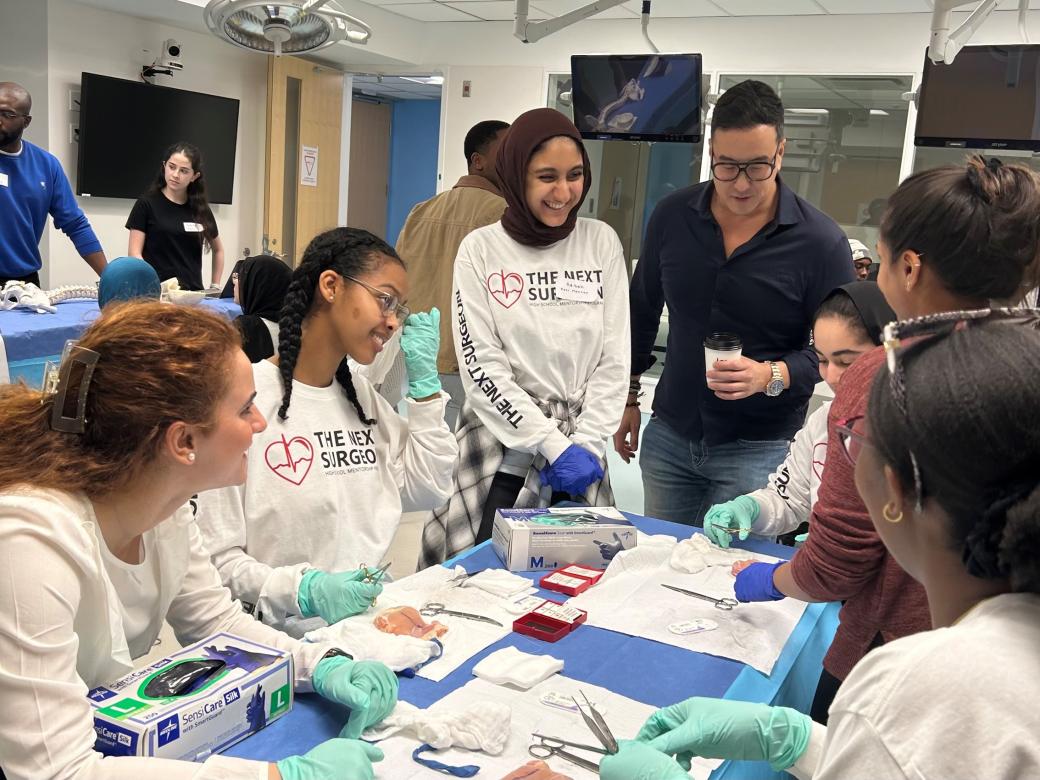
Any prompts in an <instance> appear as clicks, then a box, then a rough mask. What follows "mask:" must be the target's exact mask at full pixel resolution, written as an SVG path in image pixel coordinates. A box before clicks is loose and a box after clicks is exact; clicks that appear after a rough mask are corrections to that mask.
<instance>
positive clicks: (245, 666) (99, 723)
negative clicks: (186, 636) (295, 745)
mask: <svg viewBox="0 0 1040 780" xmlns="http://www.w3.org/2000/svg"><path fill="white" fill-rule="evenodd" d="M212 660H222V661H224V662H225V664H226V665H225V666H224V667H223V668H222V669H220V670H218V671H216V672H214V673H213V674H212V675H210V676H208V677H204V678H202V679H201V680H198V681H197V682H196V683H195V684H194V686H193V688H194V691H193V692H191V693H186V694H184V695H181V696H169V697H163V698H159V697H157V696H155V695H154V694H155V693H156V691H155V686H156V685H157V684H159V683H161V682H162V681H163V680H166V679H169V678H171V677H174V678H176V677H178V675H177V674H175V673H174V671H173V670H174V669H175V667H178V671H181V672H182V673H183V669H185V668H186V667H184V666H183V664H184V662H187V661H212ZM158 675H162V676H161V677H158V680H157V679H156V678H157V676H158ZM150 684H151V685H152V688H151V690H150V691H148V693H151V694H153V695H148V693H146V690H148V689H149V685H150ZM87 698H88V699H89V700H90V704H91V706H92V707H93V708H94V731H95V732H96V733H97V740H96V742H95V744H94V749H95V750H97V751H98V752H100V753H104V754H105V755H108V756H158V757H161V758H171V759H181V760H187V761H202V760H205V758H206V757H207V756H209V755H210V753H215V752H219V751H221V750H224V749H225V748H227V747H228V746H230V745H233V744H234V743H235V742H238V741H239V740H241V739H244V738H245V737H248V736H249V735H250V734H252V733H253V732H255V731H259V730H260V729H262V728H263V727H264V726H266V725H267V724H268V723H270V722H271V721H274V720H277V719H278V718H280V717H282V716H283V715H285V714H286V713H287V712H289V710H290V709H291V708H292V703H293V661H292V656H291V655H289V653H288V652H287V651H284V650H278V649H276V648H273V647H268V646H266V645H261V644H258V643H256V642H251V641H249V640H248V639H242V638H240V637H236V636H233V635H231V634H223V633H221V634H214V635H213V636H211V637H208V638H207V639H204V640H202V641H201V642H197V643H196V644H194V645H192V646H190V647H186V648H184V649H183V650H180V651H178V652H176V653H174V654H173V655H170V656H168V657H167V658H163V659H162V660H160V661H157V662H156V663H154V664H151V665H150V666H147V667H145V668H143V669H137V670H135V671H133V672H131V673H130V674H128V675H126V676H124V677H121V678H120V679H119V680H116V681H115V682H113V683H111V684H110V685H103V686H99V687H97V688H94V689H93V690H91V691H90V692H89V693H88V694H87Z"/></svg>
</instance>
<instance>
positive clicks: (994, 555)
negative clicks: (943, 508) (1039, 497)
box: [961, 480, 1037, 579]
mask: <svg viewBox="0 0 1040 780" xmlns="http://www.w3.org/2000/svg"><path fill="white" fill-rule="evenodd" d="M1036 488H1037V484H1036V481H1035V480H1033V481H1031V482H1029V483H1023V484H1020V485H1017V486H1014V487H1012V488H1011V489H1010V490H1008V491H1007V492H1005V493H1004V494H1003V495H1001V496H1000V497H999V498H997V499H996V500H994V501H993V502H992V503H991V504H990V505H989V507H988V508H987V509H986V511H985V512H983V514H982V517H981V518H979V521H978V522H977V523H976V524H975V527H974V528H973V529H972V530H971V532H970V533H969V534H968V536H967V538H966V539H965V540H964V550H963V551H962V553H961V560H963V561H964V565H965V566H967V568H968V573H969V574H971V575H972V576H975V577H981V578H983V579H996V578H998V577H1006V576H1008V571H1009V567H1008V564H1007V561H1006V560H1004V557H1003V556H1002V555H1001V544H1002V542H1003V540H1004V535H1005V530H1006V529H1007V526H1008V512H1009V511H1010V510H1011V509H1012V508H1014V507H1015V506H1017V505H1018V504H1019V503H1020V502H1022V501H1023V500H1024V499H1026V498H1027V497H1028V496H1029V495H1030V494H1031V493H1033V491H1034V490H1035V489H1036Z"/></svg>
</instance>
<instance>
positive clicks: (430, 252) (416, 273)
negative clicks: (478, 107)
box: [397, 176, 506, 374]
mask: <svg viewBox="0 0 1040 780" xmlns="http://www.w3.org/2000/svg"><path fill="white" fill-rule="evenodd" d="M505 210H506V201H505V199H504V198H503V197H502V196H501V195H500V194H499V192H498V190H497V189H496V188H495V185H494V184H492V183H491V182H490V181H488V180H487V179H485V178H484V177H483V176H463V177H462V178H461V179H459V181H458V183H457V184H456V185H455V186H454V187H453V188H452V189H450V190H448V191H447V192H442V193H440V194H439V195H434V196H433V197H432V198H430V199H429V200H427V201H423V202H422V203H420V204H418V205H417V206H415V208H413V209H412V211H411V213H410V214H409V215H408V219H407V220H406V221H405V223H404V228H403V229H402V230H401V235H400V236H399V237H398V239H397V254H399V255H400V256H401V257H402V258H403V259H404V262H405V264H406V265H407V267H408V281H409V287H410V288H411V294H410V295H409V297H408V306H409V308H411V310H412V311H428V310H429V309H430V308H432V307H434V306H436V307H437V308H438V309H440V310H441V347H440V352H439V353H438V355H437V370H438V371H439V372H440V373H442V374H454V373H457V372H458V370H459V364H458V360H457V359H456V358H455V347H454V342H453V341H452V336H451V319H452V317H451V315H452V311H453V307H452V305H451V280H452V273H453V271H454V268H455V255H457V254H458V251H459V244H461V243H462V239H464V238H465V237H466V236H467V235H468V234H469V233H471V232H472V231H474V230H476V229H477V228H479V227H484V225H490V224H492V223H494V222H498V220H499V219H501V217H502V212H504V211H505Z"/></svg>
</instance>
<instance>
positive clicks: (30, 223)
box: [0, 81, 106, 286]
mask: <svg viewBox="0 0 1040 780" xmlns="http://www.w3.org/2000/svg"><path fill="white" fill-rule="evenodd" d="M31 112H32V96H30V95H29V93H28V91H26V89H25V88H24V87H22V86H20V85H19V84H15V83H13V82H10V81H4V82H0V286H2V285H4V284H6V283H7V282H8V281H10V280H18V281H23V282H32V283H33V284H36V285H39V284H40V268H41V267H42V266H43V260H42V258H41V257H40V239H41V238H42V237H43V229H44V228H45V227H46V226H47V215H48V214H50V215H51V217H52V218H53V219H54V225H55V227H57V228H58V229H59V230H61V231H62V232H63V233H65V235H67V236H68V237H69V238H70V239H71V240H72V243H73V244H74V245H75V247H76V251H77V252H79V254H80V256H81V257H82V258H83V259H84V260H86V261H87V264H88V265H89V266H90V267H91V268H93V269H94V271H95V272H96V273H97V274H98V275H99V276H100V274H101V272H102V271H103V270H104V268H105V265H106V260H105V253H104V252H103V251H102V249H101V243H100V242H99V241H98V239H97V236H96V235H94V231H93V230H92V229H91V227H90V223H89V222H87V218H86V216H85V215H84V214H83V209H81V208H80V207H79V204H78V203H77V202H76V198H75V197H74V196H73V194H72V187H71V186H70V185H69V180H68V178H67V177H66V176H65V172H64V171H63V170H62V168H61V163H60V162H58V159H57V158H56V157H55V156H54V155H52V154H50V153H49V152H46V151H44V150H43V149H41V148H40V147H38V146H36V145H35V144H31V143H29V142H28V141H26V140H24V139H23V138H22V133H24V132H25V128H27V127H28V126H29V123H30V122H32V115H31Z"/></svg>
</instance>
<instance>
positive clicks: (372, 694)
mask: <svg viewBox="0 0 1040 780" xmlns="http://www.w3.org/2000/svg"><path fill="white" fill-rule="evenodd" d="M311 685H313V686H314V691H315V692H316V693H317V694H318V695H319V696H321V697H322V698H325V699H328V700H329V701H334V702H337V703H338V704H342V705H343V706H344V707H348V708H349V709H350V717H349V718H347V725H345V726H344V727H343V730H342V731H340V733H339V735H340V736H341V737H347V738H349V739H357V738H358V737H360V736H361V732H363V731H364V730H365V729H367V728H368V727H369V726H374V725H375V724H376V723H379V722H380V721H381V720H383V718H385V717H386V716H387V715H389V714H390V713H391V712H393V709H394V706H395V705H396V704H397V685H398V683H397V675H396V674H394V673H393V672H392V671H390V668H389V667H387V666H386V665H384V664H381V663H379V662H378V661H354V660H352V659H350V658H345V657H344V656H341V655H338V656H333V657H332V658H325V659H322V660H321V661H319V662H318V665H317V666H316V667H314V674H312V675H311Z"/></svg>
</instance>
